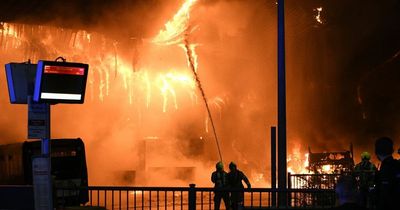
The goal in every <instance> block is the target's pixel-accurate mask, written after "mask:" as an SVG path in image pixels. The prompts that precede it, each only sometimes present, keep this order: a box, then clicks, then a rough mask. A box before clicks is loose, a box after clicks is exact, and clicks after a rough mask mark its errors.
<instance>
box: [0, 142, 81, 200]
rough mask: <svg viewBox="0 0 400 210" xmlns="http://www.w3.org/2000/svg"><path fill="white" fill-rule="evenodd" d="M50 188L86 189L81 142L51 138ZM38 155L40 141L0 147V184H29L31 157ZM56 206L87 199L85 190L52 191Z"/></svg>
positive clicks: (30, 179) (39, 152) (30, 181)
mask: <svg viewBox="0 0 400 210" xmlns="http://www.w3.org/2000/svg"><path fill="white" fill-rule="evenodd" d="M50 145H51V175H52V180H53V189H54V188H55V189H60V188H61V189H62V188H80V187H83V188H85V187H87V186H88V174H87V166H86V156H85V145H84V143H83V141H82V139H80V138H77V139H52V140H50ZM40 154H41V141H40V140H37V141H25V142H21V143H13V144H6V145H0V171H1V173H0V185H32V180H33V179H32V158H33V157H35V156H38V155H40ZM53 197H54V203H55V205H60V204H62V205H65V206H73V205H79V204H85V203H87V202H88V200H89V196H88V191H87V190H82V189H81V190H75V191H57V192H53Z"/></svg>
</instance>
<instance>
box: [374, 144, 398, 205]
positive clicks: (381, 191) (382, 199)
mask: <svg viewBox="0 0 400 210" xmlns="http://www.w3.org/2000/svg"><path fill="white" fill-rule="evenodd" d="M393 152H394V149H393V141H392V140H391V139H390V138H388V137H382V138H379V139H377V140H376V142H375V154H376V156H377V157H378V159H379V160H380V161H381V166H380V169H379V171H378V173H377V176H376V193H377V209H378V210H395V209H396V210H398V209H400V163H399V161H397V160H395V159H393V156H392V154H393Z"/></svg>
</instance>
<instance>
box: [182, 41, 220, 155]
mask: <svg viewBox="0 0 400 210" xmlns="http://www.w3.org/2000/svg"><path fill="white" fill-rule="evenodd" d="M184 46H185V50H186V55H187V58H188V60H189V65H190V69H191V70H192V72H193V75H194V78H195V79H196V83H197V86H198V87H199V90H200V92H201V96H202V97H203V101H204V104H205V105H206V109H207V113H208V118H209V119H210V122H211V127H212V129H213V134H214V138H215V142H216V144H217V149H218V155H219V159H220V161H221V162H223V159H222V154H221V148H220V146H219V141H218V136H217V131H216V129H215V125H214V120H213V118H212V115H211V111H210V107H209V106H208V102H207V97H206V95H205V93H204V90H203V87H202V86H201V82H200V79H199V75H198V74H197V72H196V68H195V65H194V60H193V54H192V49H191V48H190V45H189V40H188V34H187V33H185V39H184Z"/></svg>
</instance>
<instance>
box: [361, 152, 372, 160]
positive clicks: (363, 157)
mask: <svg viewBox="0 0 400 210" xmlns="http://www.w3.org/2000/svg"><path fill="white" fill-rule="evenodd" d="M369 159H371V155H370V154H369V153H368V152H363V153H361V160H369Z"/></svg>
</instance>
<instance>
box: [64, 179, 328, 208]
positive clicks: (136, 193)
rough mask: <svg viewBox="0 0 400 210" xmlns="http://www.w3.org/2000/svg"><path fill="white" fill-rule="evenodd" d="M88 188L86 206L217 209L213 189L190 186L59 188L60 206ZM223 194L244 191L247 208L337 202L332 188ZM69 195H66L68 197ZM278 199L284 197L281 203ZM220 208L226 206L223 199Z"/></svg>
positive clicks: (324, 206)
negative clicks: (64, 199)
mask: <svg viewBox="0 0 400 210" xmlns="http://www.w3.org/2000/svg"><path fill="white" fill-rule="evenodd" d="M83 191H87V192H88V195H89V201H88V203H86V204H85V205H88V206H99V207H104V208H106V209H120V210H122V209H124V210H125V209H126V210H128V209H134V210H136V209H138V210H140V209H141V210H144V209H157V210H211V209H214V192H216V190H215V189H214V188H201V187H199V188H198V187H195V185H190V187H100V186H90V187H87V188H79V189H78V188H74V189H72V188H57V189H56V192H57V195H58V197H59V198H58V201H57V203H58V205H61V206H62V205H63V195H74V194H75V195H76V194H78V193H79V192H83ZM218 191H220V192H221V193H232V192H243V193H244V202H243V206H244V208H246V209H262V208H273V207H275V206H274V204H276V203H280V206H279V207H280V208H282V207H283V208H292V209H299V208H316V207H317V208H328V207H332V206H333V205H334V204H335V193H334V191H333V190H330V189H324V190H321V189H288V190H284V191H280V190H277V189H270V188H251V189H229V190H228V189H227V190H218ZM65 197H67V196H65ZM273 198H276V199H282V198H285V199H286V200H285V201H284V202H283V204H282V200H280V201H281V202H278V200H273ZM221 209H225V206H224V203H223V202H221Z"/></svg>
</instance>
